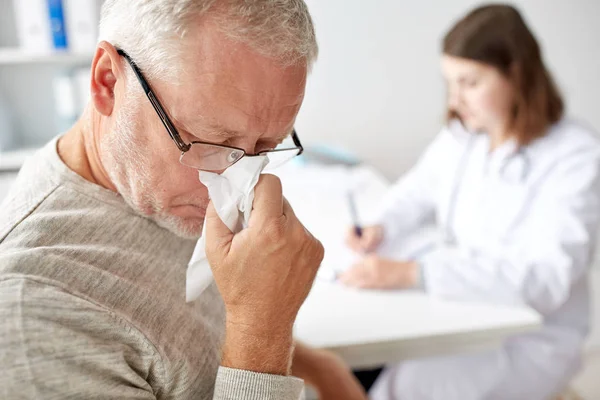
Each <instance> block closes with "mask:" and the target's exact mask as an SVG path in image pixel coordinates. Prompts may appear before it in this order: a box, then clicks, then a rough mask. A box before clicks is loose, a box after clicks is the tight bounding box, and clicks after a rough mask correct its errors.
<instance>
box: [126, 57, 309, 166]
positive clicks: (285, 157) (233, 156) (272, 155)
mask: <svg viewBox="0 0 600 400" xmlns="http://www.w3.org/2000/svg"><path fill="white" fill-rule="evenodd" d="M117 53H118V54H119V55H121V56H123V57H124V58H125V59H126V60H127V62H128V63H129V65H131V68H132V69H133V72H134V73H135V76H136V77H137V79H138V81H139V82H140V84H141V85H142V88H143V89H144V92H145V93H146V96H147V97H148V100H150V103H151V104H152V107H154V110H155V111H156V113H157V114H158V117H159V118H160V120H161V121H162V123H163V125H164V127H165V129H166V130H167V132H168V133H169V136H170V137H171V139H172V140H173V142H175V145H176V146H177V148H178V149H179V150H180V151H181V156H180V157H179V162H180V163H181V164H183V165H186V166H188V167H191V168H195V169H199V170H205V171H221V170H224V169H227V168H229V167H231V166H232V165H233V164H235V163H236V162H238V161H240V160H241V159H242V158H244V157H257V156H266V157H267V159H268V161H269V162H268V164H267V167H266V168H267V169H269V170H271V169H274V168H277V167H279V166H281V165H282V164H285V163H286V162H288V161H290V160H291V159H292V158H294V157H296V156H299V155H300V154H302V152H303V151H304V148H303V147H302V144H301V143H300V139H299V138H298V134H297V133H296V129H294V130H293V131H292V134H291V141H292V142H293V143H290V144H288V143H285V141H284V143H282V144H281V145H279V146H277V147H275V148H274V149H271V150H265V151H261V152H258V153H256V154H248V153H246V151H245V150H244V149H240V148H238V147H232V146H225V145H221V144H216V143H210V142H204V141H199V140H198V141H193V142H191V143H185V142H184V141H183V139H182V138H181V135H180V134H179V132H178V131H177V128H175V125H174V124H173V122H172V121H171V119H170V118H169V115H168V114H167V112H166V111H165V108H164V107H163V106H162V104H161V103H160V101H159V100H158V98H157V97H156V95H155V94H154V92H153V91H152V88H151V87H150V84H149V83H148V81H147V80H146V78H145V77H144V75H143V74H142V71H141V70H140V69H139V68H138V66H137V64H136V63H135V62H134V61H133V60H132V59H131V57H130V56H129V54H127V53H126V52H125V51H123V50H121V49H117Z"/></svg>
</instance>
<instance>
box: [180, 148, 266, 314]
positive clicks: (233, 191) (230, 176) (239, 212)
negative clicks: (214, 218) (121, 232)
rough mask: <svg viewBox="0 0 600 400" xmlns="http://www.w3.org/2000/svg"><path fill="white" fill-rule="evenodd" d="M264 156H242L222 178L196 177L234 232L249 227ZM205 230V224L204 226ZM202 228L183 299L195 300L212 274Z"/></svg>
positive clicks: (214, 175)
mask: <svg viewBox="0 0 600 400" xmlns="http://www.w3.org/2000/svg"><path fill="white" fill-rule="evenodd" d="M267 162H268V159H267V157H266V156H256V157H244V158H242V159H241V160H240V161H238V162H237V163H235V164H234V165H232V166H231V167H229V168H227V169H226V170H225V172H223V173H222V174H221V175H219V174H215V173H212V172H205V171H200V173H199V178H200V182H202V183H203V184H204V185H205V186H206V187H207V188H208V195H209V196H210V199H211V201H212V203H213V205H214V206H215V209H216V211H217V214H218V215H219V217H220V218H221V220H222V221H223V223H225V225H227V227H228V228H229V230H231V232H233V233H237V232H239V231H241V230H242V229H244V228H246V227H247V226H248V220H249V219H250V211H252V202H253V200H254V186H256V183H257V182H258V178H259V176H260V173H261V172H262V170H263V169H264V168H265V166H266V165H267ZM204 226H205V227H206V224H205V225H204ZM205 247H206V241H205V238H204V229H203V231H202V237H201V238H200V240H198V243H197V244H196V248H195V249H194V254H192V259H191V260H190V262H189V264H188V269H187V277H186V288H185V298H186V301H188V302H189V301H194V300H195V299H197V298H198V296H200V294H202V292H203V291H204V290H205V289H206V288H207V287H208V286H209V285H210V284H211V282H212V280H213V276H212V271H211V269H210V265H209V263H208V260H207V259H206V251H205Z"/></svg>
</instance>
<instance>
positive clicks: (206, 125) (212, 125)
mask: <svg viewBox="0 0 600 400" xmlns="http://www.w3.org/2000/svg"><path fill="white" fill-rule="evenodd" d="M174 122H176V123H177V124H178V125H179V126H181V127H182V129H184V130H185V131H186V132H188V133H190V134H192V135H194V136H197V135H201V134H207V135H209V136H214V137H218V138H221V139H237V138H240V137H244V136H245V135H246V133H244V132H240V131H237V130H232V129H227V128H225V127H224V126H223V125H222V124H220V123H219V122H217V121H210V122H208V121H207V118H205V117H202V116H198V117H196V118H194V120H193V121H190V124H191V125H192V126H199V125H202V126H203V127H202V129H201V130H199V129H198V128H195V129H194V128H191V127H190V126H189V125H188V124H185V123H183V122H182V121H181V120H176V121H174ZM192 122H193V123H192ZM293 131H294V128H293V127H292V128H290V129H289V131H288V132H286V133H283V134H281V135H279V136H277V137H275V138H272V141H275V142H278V143H280V142H283V141H284V140H285V139H287V138H288V137H290V136H291V135H292V132H293Z"/></svg>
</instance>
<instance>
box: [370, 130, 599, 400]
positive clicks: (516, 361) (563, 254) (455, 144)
mask: <svg viewBox="0 0 600 400" xmlns="http://www.w3.org/2000/svg"><path fill="white" fill-rule="evenodd" d="M489 146H490V142H489V138H488V136H487V135H485V134H472V133H469V132H467V131H465V130H464V128H463V127H462V125H461V124H460V123H459V122H457V121H455V122H452V123H450V124H449V125H448V127H447V128H445V129H444V130H443V131H442V132H441V133H440V134H439V135H438V137H437V138H436V139H435V140H434V142H433V143H432V144H431V145H430V146H429V148H428V149H427V151H426V152H425V154H424V155H423V156H422V157H421V159H420V161H419V162H418V163H417V165H416V166H415V167H414V168H413V169H412V170H411V171H409V172H408V173H407V174H406V175H405V176H404V177H403V178H402V179H400V180H399V182H398V183H396V184H395V185H394V187H393V188H392V190H391V191H390V193H389V196H388V197H387V199H386V200H385V201H384V207H383V208H382V210H383V211H382V213H381V216H380V222H381V223H383V225H384V228H385V232H386V237H387V240H388V244H389V242H390V241H392V242H394V243H399V242H401V241H402V240H404V239H406V238H407V237H408V236H409V235H410V234H411V233H412V232H415V231H418V230H419V229H420V228H421V227H422V226H423V224H424V223H425V222H426V221H428V220H431V218H434V220H435V222H436V225H437V227H438V228H439V231H440V232H441V234H440V236H441V237H442V239H443V240H440V241H438V242H437V244H436V245H435V246H434V247H433V249H432V250H431V251H429V252H428V253H426V254H425V255H424V256H422V257H421V258H420V259H419V260H420V263H421V266H422V276H423V278H424V287H425V289H426V291H427V292H428V293H430V294H431V295H432V296H439V297H443V298H449V299H456V300H466V301H486V302H494V303H499V304H509V305H514V304H526V305H528V306H530V307H532V308H534V309H536V310H537V311H538V312H539V313H541V314H542V315H543V317H544V324H543V328H542V330H541V331H540V332H535V333H530V334H523V335H519V336H515V337H511V338H509V339H508V340H506V341H505V343H504V344H503V346H502V347H501V348H500V349H498V350H492V351H488V352H480V353H475V354H465V355H458V356H447V357H442V358H434V359H424V360H415V361H408V362H404V363H401V364H399V365H396V366H393V367H390V368H388V369H386V370H385V371H384V373H383V374H382V375H381V377H380V378H379V379H378V381H377V382H376V384H375V386H374V388H373V389H372V391H371V393H370V395H371V398H372V399H375V400H392V399H393V400H429V399H431V400H442V399H443V400H454V399H457V400H458V399H460V400H484V399H485V400H491V399H493V400H496V399H501V400H542V399H548V398H551V397H552V396H553V395H556V394H558V393H560V391H561V390H563V389H564V388H565V387H566V386H567V385H568V383H569V381H570V380H571V378H572V377H573V376H574V374H575V373H576V372H577V371H578V369H579V367H580V363H581V349H582V345H583V342H584V338H585V337H586V335H587V333H588V330H589V319H590V315H589V314H590V305H589V289H588V281H587V271H588V268H589V267H590V264H591V262H592V258H593V251H594V247H595V246H594V245H595V243H596V231H597V228H598V224H599V220H600V144H599V142H598V140H597V139H596V137H595V136H594V134H593V133H591V131H590V130H588V129H586V128H584V127H582V126H581V125H578V124H576V123H574V122H572V121H568V120H563V121H560V122H559V123H557V124H555V125H554V126H553V127H552V128H551V129H550V130H549V132H548V134H547V135H546V136H545V137H544V138H542V139H539V140H537V141H535V142H534V143H532V144H531V145H530V146H527V147H526V148H524V149H522V150H521V151H516V148H517V146H516V145H515V143H514V142H509V143H505V144H504V145H502V146H501V147H499V148H497V149H496V150H495V151H493V152H491V153H490V151H489ZM397 318H398V319H399V321H401V320H402V315H398V316H397Z"/></svg>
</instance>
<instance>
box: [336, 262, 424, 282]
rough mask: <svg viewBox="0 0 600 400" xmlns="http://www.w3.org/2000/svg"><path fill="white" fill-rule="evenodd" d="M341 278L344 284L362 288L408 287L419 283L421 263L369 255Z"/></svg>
mask: <svg viewBox="0 0 600 400" xmlns="http://www.w3.org/2000/svg"><path fill="white" fill-rule="evenodd" d="M339 279H340V282H342V283H343V284H344V285H347V286H351V287H356V288H361V289H408V288H412V287H415V286H416V285H418V283H419V265H418V264H417V263H416V262H413V261H408V262H405V261H395V260H388V259H385V258H381V257H379V256H376V255H368V256H366V257H365V258H364V259H363V260H362V261H360V262H359V263H358V264H356V265H354V267H352V268H351V269H350V270H348V271H346V272H344V273H343V274H341V275H340V278H339Z"/></svg>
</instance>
